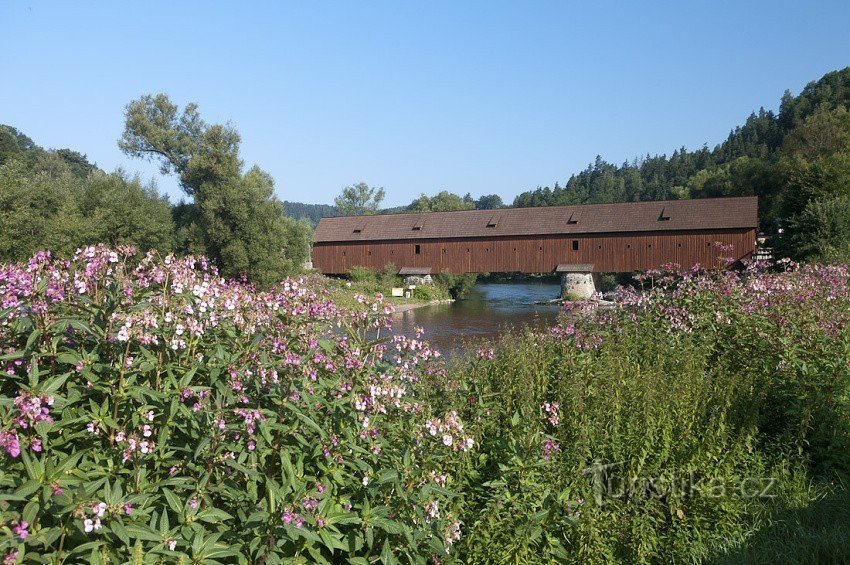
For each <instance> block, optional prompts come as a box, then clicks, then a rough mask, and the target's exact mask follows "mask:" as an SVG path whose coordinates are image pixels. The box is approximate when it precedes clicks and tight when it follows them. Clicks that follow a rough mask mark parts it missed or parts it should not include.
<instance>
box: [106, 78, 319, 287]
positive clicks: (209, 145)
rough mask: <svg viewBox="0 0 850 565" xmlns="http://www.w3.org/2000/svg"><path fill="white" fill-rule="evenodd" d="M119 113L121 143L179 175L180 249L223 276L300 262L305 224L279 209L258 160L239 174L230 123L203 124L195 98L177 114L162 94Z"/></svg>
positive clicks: (276, 270)
mask: <svg viewBox="0 0 850 565" xmlns="http://www.w3.org/2000/svg"><path fill="white" fill-rule="evenodd" d="M125 118H126V121H125V129H124V133H123V135H122V136H121V139H120V140H119V142H118V145H119V147H120V148H121V149H122V150H123V151H124V152H125V153H127V154H128V155H131V156H134V157H141V158H146V159H151V160H155V161H157V162H159V163H160V167H161V170H162V172H163V173H164V174H169V173H173V174H176V175H178V177H179V179H180V185H181V187H182V188H183V190H184V191H185V192H186V194H187V196H190V197H192V199H193V201H192V203H190V204H183V205H182V207H181V208H180V209H179V210H178V213H177V214H176V215H177V217H178V218H179V220H180V225H179V233H180V236H181V239H182V241H180V244H181V246H182V247H183V248H184V249H186V250H190V251H195V252H202V253H203V254H204V255H206V256H207V257H209V258H210V259H212V260H213V261H214V262H215V263H217V264H218V266H219V268H220V269H221V272H222V273H223V274H224V275H226V276H230V277H238V276H246V277H248V279H249V280H251V281H253V282H256V283H258V284H261V285H266V284H270V283H272V282H274V281H276V280H279V279H280V278H281V277H283V276H284V275H286V274H288V273H290V272H292V271H294V270H296V269H298V268H300V266H301V264H302V263H303V262H304V261H306V259H307V253H308V249H309V226H308V225H306V224H305V223H303V222H297V221H294V220H292V219H291V218H288V217H286V216H285V215H284V213H283V204H282V203H281V202H280V201H279V200H278V199H277V198H276V197H275V195H274V181H273V179H272V178H271V176H270V175H269V174H268V173H266V172H264V171H263V170H262V169H260V168H259V167H257V166H254V167H252V168H251V169H249V170H248V171H247V172H244V173H243V172H242V169H243V162H242V159H241V158H240V156H239V144H240V141H241V140H240V137H239V133H238V132H237V131H236V130H235V129H234V128H233V127H232V126H230V125H222V124H207V123H206V122H204V121H203V120H202V119H201V117H200V114H199V113H198V108H197V105H195V104H188V105H187V106H186V107H185V108H184V109H183V111H182V112H180V109H179V108H178V107H177V105H175V104H173V103H172V102H171V101H170V100H169V99H168V97H167V96H165V95H164V94H157V95H146V96H142V97H141V98H139V99H138V100H134V101H132V102H130V103H129V104H128V105H127V107H126V110H125Z"/></svg>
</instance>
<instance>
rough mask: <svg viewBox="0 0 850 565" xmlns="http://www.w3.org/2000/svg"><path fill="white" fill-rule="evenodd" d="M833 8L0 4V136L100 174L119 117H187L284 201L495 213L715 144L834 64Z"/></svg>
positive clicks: (111, 156)
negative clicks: (549, 189) (426, 205)
mask: <svg viewBox="0 0 850 565" xmlns="http://www.w3.org/2000/svg"><path fill="white" fill-rule="evenodd" d="M848 22H850V2H848V1H846V0H844V1H835V2H801V1H799V0H797V1H795V2H675V3H673V2H671V3H647V2H634V3H630V5H628V6H625V5H623V3H620V2H610V3H608V2H595V1H594V2H590V1H588V2H567V1H558V2H519V1H517V2H510V3H509V2H495V1H487V2H466V1H464V2H457V1H451V2H405V1H401V2H400V1H398V0H392V1H386V2H380V1H369V2H354V1H351V2H312V1H310V2H308V1H304V2H293V3H280V4H279V3H277V2H274V3H273V2H268V3H261V2H250V3H249V2H238V3H237V2H231V3H224V2H209V1H204V2H182V1H175V0H171V1H169V2H123V1H122V2H115V1H110V2H42V1H36V0H29V1H23V2H21V1H17V0H0V37H2V38H3V42H2V47H0V77H2V78H0V123H7V124H10V125H13V126H15V127H17V128H19V129H20V130H22V131H23V132H24V133H26V134H27V135H29V136H30V137H32V138H33V139H34V140H35V141H36V143H38V144H40V145H43V146H46V147H70V148H72V149H75V150H78V151H80V152H83V153H85V154H87V155H88V157H89V159H91V160H93V161H95V162H96V163H97V164H98V165H99V166H101V167H103V168H105V169H107V170H112V169H114V168H116V167H123V168H125V169H126V170H128V171H133V172H135V171H138V172H140V173H141V174H142V176H143V177H144V178H146V179H149V178H156V179H157V183H158V184H159V186H160V187H161V188H162V190H164V191H165V192H167V193H169V194H170V195H172V196H173V197H175V198H179V196H180V192H179V189H178V187H177V184H176V182H175V181H174V180H173V179H169V178H161V177H159V175H158V174H157V169H156V167H154V166H151V165H149V164H146V163H145V162H142V161H138V160H132V159H128V158H127V157H125V156H124V155H122V154H121V152H120V151H119V150H118V148H117V146H116V140H117V138H118V137H119V135H120V133H121V131H122V128H123V116H122V112H123V107H124V105H125V104H126V103H127V102H128V101H130V100H131V99H133V98H136V97H138V96H140V95H141V94H145V93H156V92H165V93H167V94H168V95H169V96H170V97H171V98H172V100H174V101H175V102H177V103H179V104H181V105H182V104H185V103H186V102H189V101H194V102H197V103H198V104H199V106H200V112H201V115H202V116H203V117H204V119H206V120H207V121H209V122H225V121H229V122H231V123H232V124H233V125H235V126H236V128H237V129H238V130H239V132H240V133H241V135H242V140H243V144H242V155H243V157H244V159H245V162H246V165H251V164H254V163H256V164H259V165H260V166H261V167H262V168H264V169H266V170H267V171H269V172H270V173H271V174H272V175H273V176H274V178H275V181H276V187H277V194H278V196H279V197H280V198H281V199H287V200H296V201H302V202H311V203H331V202H332V200H333V197H334V196H335V195H336V194H338V193H339V191H340V189H341V188H342V187H343V186H345V185H347V184H351V183H354V182H357V181H361V180H362V181H364V182H366V183H369V184H370V185H377V186H383V187H385V188H386V190H387V199H386V201H385V205H400V204H406V203H409V202H410V201H411V200H412V199H413V198H414V197H416V196H418V195H419V193H421V192H425V193H429V194H430V193H434V192H436V191H438V190H442V189H448V190H451V191H453V192H457V193H460V194H465V193H466V192H471V193H472V194H473V195H474V196H479V195H481V194H489V193H496V194H499V195H501V196H502V198H504V199H505V200H506V201H510V200H512V199H513V197H514V196H515V195H516V194H517V193H519V192H521V191H524V190H528V189H533V188H535V187H536V186H538V185H543V186H545V185H550V186H551V185H553V184H554V183H555V181H560V182H561V183H562V184H563V183H564V181H565V180H566V179H567V178H569V176H570V174H571V173H573V172H576V171H578V170H580V169H582V168H584V167H585V166H586V165H587V163H589V162H591V161H592V160H593V159H594V158H595V156H596V155H597V154H600V155H602V156H603V157H604V158H606V159H607V160H609V161H613V162H622V161H624V160H627V159H632V158H634V157H636V156H639V155H643V154H646V153H651V154H655V153H670V152H672V151H673V150H674V149H676V148H677V147H680V146H683V145H684V146H686V147H688V148H697V147H699V146H701V145H703V144H705V143H707V144H708V145H710V146H713V145H715V144H716V143H718V142H720V141H722V140H723V139H724V138H725V136H726V135H727V134H728V132H729V130H730V129H731V128H732V127H733V126H735V125H737V124H740V123H741V122H742V121H743V120H744V119H746V117H747V115H748V114H749V113H750V112H751V111H752V110H755V109H758V108H759V106H764V107H765V108H768V109H776V108H777V107H778V103H779V98H780V96H781V95H782V92H783V91H784V90H785V89H790V90H791V91H792V92H794V93H795V94H796V93H797V92H799V91H800V89H801V88H802V87H803V86H804V85H805V84H806V83H807V82H809V81H811V80H815V79H817V78H819V77H820V76H822V75H823V74H824V73H826V72H828V71H831V70H836V69H839V68H842V67H845V66H848V65H850V31H848Z"/></svg>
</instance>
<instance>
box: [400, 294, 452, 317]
mask: <svg viewBox="0 0 850 565" xmlns="http://www.w3.org/2000/svg"><path fill="white" fill-rule="evenodd" d="M454 301H455V299H454V298H445V299H442V300H430V301H428V302H423V301H420V302H405V303H402V304H395V303H394V302H393V299H392V298H390V299H389V300H385V302H388V303H389V304H392V305H393V308H394V311H393V313H394V314H400V313H402V312H407V311H408V310H415V309H417V308H422V307H423V306H437V305H440V304H451V303H453V302H454Z"/></svg>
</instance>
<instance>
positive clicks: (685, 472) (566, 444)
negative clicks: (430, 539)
mask: <svg viewBox="0 0 850 565" xmlns="http://www.w3.org/2000/svg"><path fill="white" fill-rule="evenodd" d="M786 267H787V271H785V272H776V273H767V272H761V271H759V270H757V269H753V270H750V271H748V272H746V273H743V274H737V273H731V272H717V273H694V274H688V275H685V276H684V277H682V276H679V275H670V274H668V275H664V274H661V273H651V274H650V276H649V277H648V278H647V279H646V282H645V284H646V285H647V287H649V286H650V285H652V284H653V283H654V286H653V288H651V290H650V289H649V288H647V289H646V291H645V292H638V291H635V290H633V289H629V290H623V291H621V295H620V300H621V302H622V304H623V305H624V307H622V308H618V309H616V310H607V311H600V310H593V309H592V306H578V307H576V308H579V309H582V310H583V311H582V312H581V313H579V312H577V311H576V310H569V311H568V312H567V315H566V316H565V317H564V318H563V319H562V320H561V322H560V323H559V324H558V325H557V326H556V327H555V328H553V329H552V330H551V333H549V334H544V335H540V334H531V333H527V334H525V335H524V336H517V335H512V336H510V337H506V338H505V339H504V340H503V341H502V342H500V343H498V344H496V345H495V346H493V347H492V348H491V347H487V346H482V347H481V348H480V349H479V351H478V356H477V358H473V359H470V360H469V361H467V362H466V363H462V364H458V365H454V366H453V367H451V368H450V370H449V375H448V377H447V379H446V381H445V382H444V383H443V386H442V387H435V388H434V389H433V390H432V396H431V401H432V405H433V406H439V407H440V410H456V411H457V412H458V414H459V415H460V416H461V417H462V418H463V420H464V421H466V422H470V423H472V424H473V425H472V427H471V429H472V430H473V432H472V433H473V437H474V438H475V439H476V444H477V447H476V450H475V454H476V457H475V458H474V459H472V460H471V461H472V463H473V465H472V466H471V467H463V468H462V470H458V471H456V475H455V477H456V478H455V483H454V484H456V485H457V488H458V489H459V490H460V491H461V493H462V495H461V500H462V507H463V510H462V512H461V513H460V521H461V523H462V524H463V537H462V539H461V541H460V544H459V547H458V548H457V549H458V552H459V554H460V555H461V556H463V558H464V560H465V561H466V562H470V563H483V562H488V563H503V562H518V563H519V562H522V563H528V562H550V561H552V560H559V561H565V562H575V563H588V562H622V563H638V562H650V561H651V562H659V563H671V562H695V561H703V560H707V561H711V560H719V561H728V562H733V563H735V562H742V561H746V562H761V563H799V562H823V563H827V562H830V563H838V562H847V561H848V559H850V553H848V551H849V550H848V548H850V543H848V542H850V528H848V524H850V507H848V506H847V505H846V501H847V494H846V492H845V491H844V490H843V488H844V486H843V485H845V484H846V481H847V479H848V471H850V455H848V454H850V368H848V365H847V358H848V351H850V328H848V322H850V272H848V269H847V268H846V267H844V266H842V267H823V266H812V267H797V266H794V265H786Z"/></svg>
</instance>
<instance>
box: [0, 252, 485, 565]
mask: <svg viewBox="0 0 850 565" xmlns="http://www.w3.org/2000/svg"><path fill="white" fill-rule="evenodd" d="M0 293H2V304H3V310H2V311H0V319H2V326H0V328H1V329H0V345H2V350H3V356H2V364H3V369H4V371H5V373H6V375H5V377H4V379H3V381H2V384H0V493H2V494H0V516H2V518H0V552H2V554H3V555H5V556H6V557H5V558H6V559H7V560H8V561H9V562H13V561H19V560H23V561H26V562H61V561H63V560H65V561H75V562H83V561H84V562H87V563H106V562H135V563H148V562H179V561H182V562H199V563H200V562H203V563H221V562H246V563H247V562H265V563H273V562H281V561H283V560H284V559H285V558H298V559H299V560H300V561H305V560H307V561H310V562H325V563H329V562H335V561H337V560H338V559H340V558H342V557H343V556H344V557H346V558H350V559H352V560H353V561H352V562H354V563H358V562H359V563H367V562H371V561H374V560H375V559H376V558H380V559H381V560H382V561H383V562H385V563H386V562H394V561H396V560H398V559H401V560H404V561H408V562H418V563H423V562H425V560H426V559H427V558H428V557H429V556H436V557H439V556H445V555H447V552H448V551H449V549H450V547H451V545H452V544H453V543H455V542H456V541H457V539H458V538H459V536H460V524H459V523H458V522H457V520H456V519H455V518H454V516H453V513H452V512H453V510H452V509H453V507H455V506H456V502H455V499H456V497H457V492H456V491H455V490H454V488H453V484H452V480H453V479H450V478H448V477H447V476H446V474H445V473H446V472H445V469H444V468H445V467H446V466H447V465H448V462H449V461H452V462H453V463H452V465H457V464H458V463H457V462H458V461H459V460H461V459H463V458H465V457H467V456H468V452H469V451H470V450H471V448H472V446H473V445H472V441H471V439H470V438H469V437H468V436H467V434H466V432H465V431H464V428H463V423H462V422H461V421H460V420H459V419H458V418H457V416H456V415H455V414H452V413H447V414H437V413H434V412H433V411H432V410H431V409H430V407H429V406H428V405H427V404H425V403H423V402H422V400H420V398H419V393H418V392H417V391H418V389H419V388H421V386H422V385H421V383H422V382H423V380H424V379H425V378H426V377H428V376H429V375H431V374H432V373H434V372H435V371H437V370H438V369H439V367H431V366H430V363H431V360H432V359H434V358H436V357H437V355H438V354H436V353H435V352H433V351H432V350H430V349H429V348H428V347H427V346H425V345H424V344H422V343H421V342H419V341H417V340H410V339H406V338H404V337H401V336H398V337H395V338H393V339H392V340H390V341H389V342H386V341H379V342H378V341H370V340H368V339H367V337H366V336H367V334H370V335H371V334H373V333H374V332H375V331H379V330H380V329H383V328H384V326H385V324H386V320H385V319H384V318H382V317H381V316H382V314H383V313H384V307H383V306H382V305H381V304H380V302H375V303H374V304H373V303H372V302H371V301H370V302H368V303H367V302H366V300H365V299H363V302H364V303H366V305H367V308H365V309H358V310H345V309H339V308H337V307H336V306H335V305H334V304H333V303H331V302H329V301H327V300H325V299H323V297H322V296H321V295H317V294H316V293H315V292H313V290H312V289H311V288H309V287H306V286H304V285H303V284H301V283H300V282H299V281H297V280H286V281H284V282H282V283H280V284H279V285H276V286H275V287H274V288H272V289H271V290H270V291H268V292H258V291H256V290H255V289H254V288H253V287H251V286H249V285H246V284H242V283H238V282H228V281H225V280H224V279H222V278H220V277H219V276H218V274H217V273H216V271H215V269H214V267H212V266H211V265H210V264H209V263H208V262H207V261H206V260H203V259H194V258H192V257H187V258H183V259H177V258H175V257H172V256H168V257H165V258H160V257H159V256H157V255H154V254H148V255H138V254H136V253H135V252H134V251H133V250H131V249H126V248H119V249H116V250H110V249H106V248H104V247H90V248H85V249H83V250H81V251H80V252H79V253H78V254H77V255H76V256H75V257H74V259H73V260H71V261H67V260H54V259H52V258H51V257H50V256H49V255H48V254H40V255H38V256H36V257H34V258H33V259H32V260H30V261H29V262H28V263H23V264H14V265H9V266H5V267H3V268H2V269H0ZM368 306H373V307H368ZM383 331H384V332H386V330H385V329H384V330H383ZM388 351H392V353H393V355H394V356H393V358H392V359H390V358H389V357H388V356H387V355H386V353H387V352H388Z"/></svg>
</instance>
